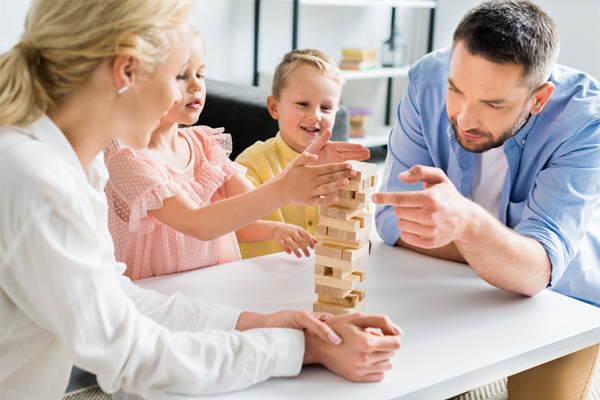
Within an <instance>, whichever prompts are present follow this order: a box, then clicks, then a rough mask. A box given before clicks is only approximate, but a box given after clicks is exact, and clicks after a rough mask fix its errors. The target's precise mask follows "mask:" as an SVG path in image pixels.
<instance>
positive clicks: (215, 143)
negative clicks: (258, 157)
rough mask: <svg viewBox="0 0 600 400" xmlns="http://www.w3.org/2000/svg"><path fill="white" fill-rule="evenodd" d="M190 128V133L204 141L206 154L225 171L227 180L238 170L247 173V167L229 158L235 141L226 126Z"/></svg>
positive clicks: (209, 159)
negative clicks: (226, 130) (225, 129)
mask: <svg viewBox="0 0 600 400" xmlns="http://www.w3.org/2000/svg"><path fill="white" fill-rule="evenodd" d="M188 129H189V131H188V133H189V134H190V135H192V136H194V137H195V138H197V139H198V140H200V142H201V143H202V147H203V151H204V155H205V156H206V158H207V159H208V161H209V162H210V164H212V165H214V166H217V167H218V168H219V169H220V170H221V171H223V172H224V173H225V177H224V179H225V182H227V181H228V180H229V179H231V177H232V176H233V175H234V174H236V173H238V172H239V173H241V174H246V168H244V167H243V166H241V165H239V164H237V163H235V162H233V161H231V160H230V159H229V155H230V154H231V151H232V149H233V141H232V139H231V135H230V134H228V133H224V128H216V129H213V128H209V127H208V126H194V127H191V128H188Z"/></svg>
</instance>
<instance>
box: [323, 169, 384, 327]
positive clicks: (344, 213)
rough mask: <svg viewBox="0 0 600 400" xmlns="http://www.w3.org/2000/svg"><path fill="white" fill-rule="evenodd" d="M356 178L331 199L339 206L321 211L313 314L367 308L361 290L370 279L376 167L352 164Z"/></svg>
mask: <svg viewBox="0 0 600 400" xmlns="http://www.w3.org/2000/svg"><path fill="white" fill-rule="evenodd" d="M351 163H352V165H353V168H354V170H355V171H356V172H357V174H356V176H355V177H353V178H352V179H351V180H350V184H349V185H348V186H346V187H345V188H344V189H340V190H338V191H337V192H335V193H332V194H331V195H330V196H337V198H338V202H337V203H336V204H335V205H332V206H329V207H321V216H320V223H319V226H318V227H317V233H318V234H319V235H320V236H321V242H320V243H318V244H317V245H316V246H315V258H316V261H315V293H317V294H318V295H319V299H318V300H317V301H316V302H315V303H314V304H313V311H324V312H328V313H331V314H334V315H339V314H351V313H355V312H359V311H362V310H363V309H364V308H365V290H364V289H361V288H359V287H358V284H359V282H362V281H364V280H365V278H366V273H365V271H364V270H362V269H360V267H361V266H363V265H364V264H365V263H366V262H367V261H368V260H369V233H370V232H371V214H369V212H368V211H367V210H366V207H367V206H368V205H369V199H370V198H371V195H372V194H374V193H375V190H376V185H377V175H376V173H375V171H376V166H375V164H370V163H363V162H358V161H351Z"/></svg>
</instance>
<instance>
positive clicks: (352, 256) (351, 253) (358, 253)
mask: <svg viewBox="0 0 600 400" xmlns="http://www.w3.org/2000/svg"><path fill="white" fill-rule="evenodd" d="M316 247H317V246H315V254H316ZM368 252H369V246H368V245H367V244H365V245H363V246H362V247H360V248H358V249H356V250H355V249H346V250H344V251H343V253H342V257H341V259H342V260H345V261H352V260H356V259H357V258H361V257H362V256H363V255H365V254H367V253H368Z"/></svg>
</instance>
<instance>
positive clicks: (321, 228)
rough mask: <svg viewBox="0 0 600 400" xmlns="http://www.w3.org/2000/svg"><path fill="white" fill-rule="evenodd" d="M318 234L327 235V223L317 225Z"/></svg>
mask: <svg viewBox="0 0 600 400" xmlns="http://www.w3.org/2000/svg"><path fill="white" fill-rule="evenodd" d="M317 235H319V236H327V227H326V226H325V225H321V224H319V225H317Z"/></svg>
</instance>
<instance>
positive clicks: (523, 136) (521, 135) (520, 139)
mask: <svg viewBox="0 0 600 400" xmlns="http://www.w3.org/2000/svg"><path fill="white" fill-rule="evenodd" d="M537 116H538V115H537V114H534V115H530V116H529V118H528V119H527V122H526V123H525V125H523V127H522V128H521V129H519V131H518V132H517V133H516V134H515V135H514V136H513V137H512V138H511V139H513V140H514V141H515V142H516V143H517V145H518V146H520V147H521V148H524V147H525V143H526V141H527V135H528V134H529V132H531V128H533V125H534V124H535V120H536V119H537Z"/></svg>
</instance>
